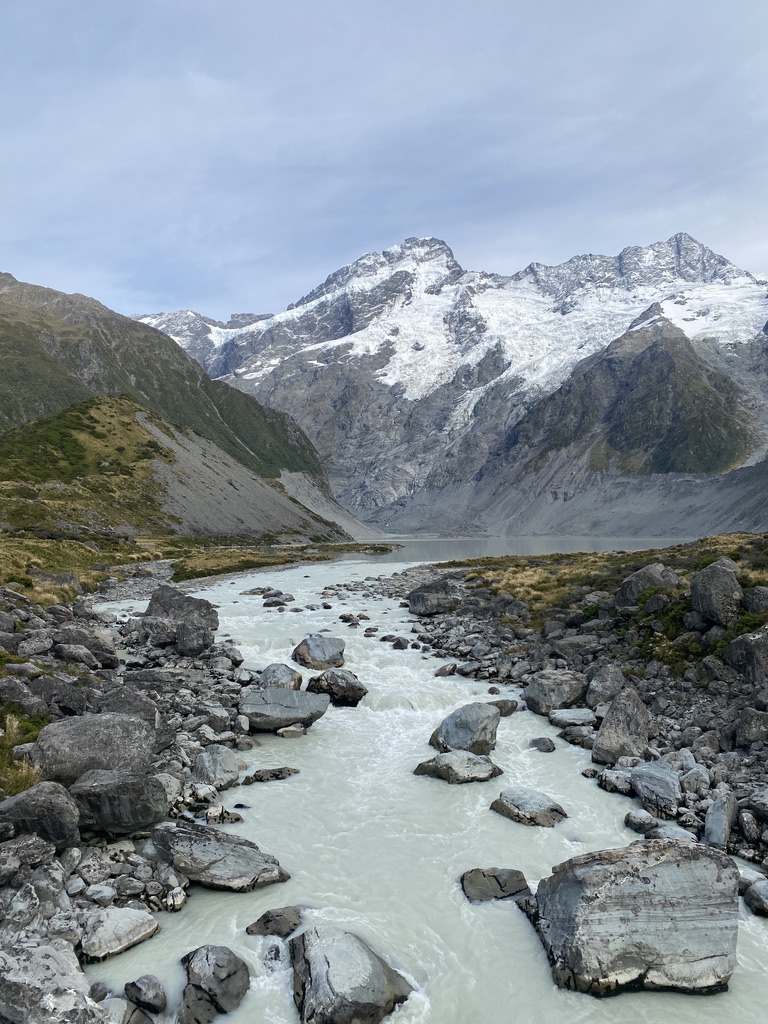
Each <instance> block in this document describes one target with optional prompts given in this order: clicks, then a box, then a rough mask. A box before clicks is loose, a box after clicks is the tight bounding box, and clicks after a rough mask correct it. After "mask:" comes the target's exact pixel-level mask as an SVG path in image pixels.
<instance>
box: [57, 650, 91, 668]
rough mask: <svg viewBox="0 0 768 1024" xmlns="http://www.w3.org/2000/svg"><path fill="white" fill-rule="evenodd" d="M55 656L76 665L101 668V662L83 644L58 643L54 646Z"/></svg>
mask: <svg viewBox="0 0 768 1024" xmlns="http://www.w3.org/2000/svg"><path fill="white" fill-rule="evenodd" d="M53 653H54V656H55V657H57V658H59V659H60V660H61V661H69V662H72V663H73V664H75V665H85V667H86V668H90V669H97V668H100V665H99V662H98V661H97V659H96V658H95V657H94V656H93V655H92V654H91V652H90V651H89V650H88V648H87V647H83V646H82V645H81V644H56V645H55V646H54V648H53Z"/></svg>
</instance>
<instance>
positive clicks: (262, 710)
mask: <svg viewBox="0 0 768 1024" xmlns="http://www.w3.org/2000/svg"><path fill="white" fill-rule="evenodd" d="M329 704H330V698H329V697H328V695H327V694H325V693H307V692H306V691H305V690H287V689H285V687H282V686H270V687H268V688H267V689H264V690H262V689H261V688H260V687H258V686H246V687H245V688H244V689H243V690H242V691H241V693H240V704H239V706H238V711H239V713H240V714H241V715H246V716H247V718H248V721H249V722H250V725H251V729H253V730H254V731H255V732H277V730H278V729H284V728H285V727H286V726H291V725H300V726H303V727H304V728H308V727H309V726H310V725H312V724H313V723H314V722H316V721H317V720H318V718H320V717H322V715H324V714H325V712H326V711H327V710H328V706H329Z"/></svg>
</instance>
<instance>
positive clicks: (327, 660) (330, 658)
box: [291, 633, 345, 669]
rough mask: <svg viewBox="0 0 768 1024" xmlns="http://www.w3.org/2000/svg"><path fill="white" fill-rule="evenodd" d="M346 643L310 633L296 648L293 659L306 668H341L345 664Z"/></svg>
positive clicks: (335, 638)
mask: <svg viewBox="0 0 768 1024" xmlns="http://www.w3.org/2000/svg"><path fill="white" fill-rule="evenodd" d="M344 646H345V645H344V641H343V640H341V639H339V638H338V637H332V636H324V635H323V634H322V633H310V634H309V636H306V637H304V639H303V640H302V641H301V643H300V644H299V645H298V646H297V647H295V648H294V651H293V654H292V655H291V657H292V658H293V660H294V661H298V663H299V664H300V665H304V666H305V667H306V668H314V669H325V668H341V666H342V665H343V664H344Z"/></svg>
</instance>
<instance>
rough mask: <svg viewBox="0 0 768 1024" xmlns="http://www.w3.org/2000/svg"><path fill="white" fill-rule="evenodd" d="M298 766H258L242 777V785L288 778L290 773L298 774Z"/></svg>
mask: <svg viewBox="0 0 768 1024" xmlns="http://www.w3.org/2000/svg"><path fill="white" fill-rule="evenodd" d="M298 774H299V769H298V768H288V767H283V768H258V769H257V770H256V771H255V772H252V773H251V774H250V775H246V777H245V778H244V779H243V785H244V786H250V785H251V784H252V783H254V782H280V781H281V780H282V779H289V778H290V777H291V775H298Z"/></svg>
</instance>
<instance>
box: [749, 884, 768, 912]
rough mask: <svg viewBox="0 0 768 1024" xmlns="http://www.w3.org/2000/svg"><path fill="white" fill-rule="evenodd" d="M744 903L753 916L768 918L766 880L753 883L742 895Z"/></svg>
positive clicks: (767, 885)
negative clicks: (758, 915)
mask: <svg viewBox="0 0 768 1024" xmlns="http://www.w3.org/2000/svg"><path fill="white" fill-rule="evenodd" d="M744 902H745V903H746V905H747V906H748V907H749V909H750V910H751V911H752V913H753V914H760V915H761V916H763V917H768V878H764V879H762V880H761V881H759V882H753V883H752V884H751V885H750V886H749V888H748V889H747V891H746V892H745V893H744Z"/></svg>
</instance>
